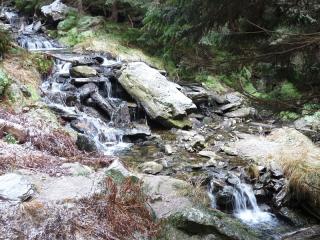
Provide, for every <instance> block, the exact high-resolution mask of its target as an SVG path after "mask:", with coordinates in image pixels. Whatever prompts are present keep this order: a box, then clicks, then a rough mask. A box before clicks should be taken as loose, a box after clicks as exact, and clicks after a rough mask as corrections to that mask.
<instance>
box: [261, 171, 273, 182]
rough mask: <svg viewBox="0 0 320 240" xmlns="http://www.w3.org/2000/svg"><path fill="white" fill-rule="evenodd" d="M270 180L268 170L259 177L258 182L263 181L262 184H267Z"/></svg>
mask: <svg viewBox="0 0 320 240" xmlns="http://www.w3.org/2000/svg"><path fill="white" fill-rule="evenodd" d="M270 181H271V174H270V172H266V173H265V174H263V175H262V176H260V178H259V182H261V183H263V184H264V185H266V184H268V183H269V182H270Z"/></svg>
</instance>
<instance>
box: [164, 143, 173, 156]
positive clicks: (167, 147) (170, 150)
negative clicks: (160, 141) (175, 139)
mask: <svg viewBox="0 0 320 240" xmlns="http://www.w3.org/2000/svg"><path fill="white" fill-rule="evenodd" d="M164 152H165V153H166V154H167V155H172V154H173V148H172V146H171V145H169V144H166V145H164Z"/></svg>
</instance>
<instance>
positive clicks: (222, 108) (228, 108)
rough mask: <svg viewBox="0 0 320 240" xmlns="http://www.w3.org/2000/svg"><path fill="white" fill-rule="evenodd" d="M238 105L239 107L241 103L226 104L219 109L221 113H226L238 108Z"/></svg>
mask: <svg viewBox="0 0 320 240" xmlns="http://www.w3.org/2000/svg"><path fill="white" fill-rule="evenodd" d="M240 105H241V103H239V102H235V103H228V104H226V105H223V106H222V107H220V110H221V111H222V112H226V111H229V110H231V109H234V108H236V107H239V106H240Z"/></svg>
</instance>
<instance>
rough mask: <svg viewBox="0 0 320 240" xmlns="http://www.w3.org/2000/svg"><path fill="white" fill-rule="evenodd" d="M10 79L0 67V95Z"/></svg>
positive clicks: (0, 95)
mask: <svg viewBox="0 0 320 240" xmlns="http://www.w3.org/2000/svg"><path fill="white" fill-rule="evenodd" d="M10 83H11V81H10V79H9V77H8V75H7V74H6V73H5V72H4V71H3V70H2V69H0V97H2V96H3V95H4V93H5V90H6V89H7V88H8V86H9V85H10Z"/></svg>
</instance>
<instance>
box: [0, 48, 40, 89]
mask: <svg viewBox="0 0 320 240" xmlns="http://www.w3.org/2000/svg"><path fill="white" fill-rule="evenodd" d="M3 68H4V69H5V71H6V72H7V74H8V75H9V77H10V78H11V79H15V80H16V81H18V82H19V83H21V84H31V85H32V86H34V87H38V86H39V84H40V82H41V75H40V73H39V72H38V71H37V69H36V67H35V66H34V64H33V62H32V60H31V59H30V58H29V54H28V53H26V52H24V51H20V52H19V54H16V55H14V54H11V55H7V56H6V58H5V59H4V61H3Z"/></svg>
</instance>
